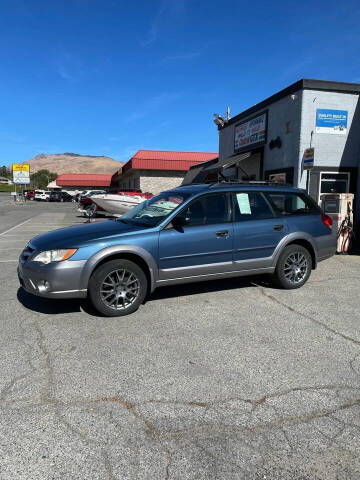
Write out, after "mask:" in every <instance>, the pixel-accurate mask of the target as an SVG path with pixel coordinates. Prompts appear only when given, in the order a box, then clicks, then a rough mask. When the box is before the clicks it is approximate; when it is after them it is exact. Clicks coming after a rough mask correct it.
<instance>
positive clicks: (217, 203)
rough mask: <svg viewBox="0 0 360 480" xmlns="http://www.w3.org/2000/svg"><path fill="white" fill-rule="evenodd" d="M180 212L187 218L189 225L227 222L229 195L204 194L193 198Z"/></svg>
mask: <svg viewBox="0 0 360 480" xmlns="http://www.w3.org/2000/svg"><path fill="white" fill-rule="evenodd" d="M182 214H183V215H185V217H187V218H189V223H188V225H189V226H198V225H214V224H217V223H226V222H229V221H230V208H229V197H228V195H227V194H226V193H219V194H213V195H205V196H203V197H200V198H198V199H196V200H194V201H193V202H192V203H191V204H190V205H189V206H188V207H187V208H186V209H185V211H184V212H183V213H182Z"/></svg>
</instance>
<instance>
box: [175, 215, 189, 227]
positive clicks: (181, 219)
mask: <svg viewBox="0 0 360 480" xmlns="http://www.w3.org/2000/svg"><path fill="white" fill-rule="evenodd" d="M171 223H172V224H173V225H174V227H175V228H176V227H184V226H185V225H189V223H190V218H189V217H188V216H186V215H176V217H174V218H173V219H172V222H171Z"/></svg>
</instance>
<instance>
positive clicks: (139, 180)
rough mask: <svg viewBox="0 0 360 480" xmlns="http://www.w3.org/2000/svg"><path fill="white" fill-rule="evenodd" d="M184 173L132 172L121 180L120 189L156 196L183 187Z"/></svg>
mask: <svg viewBox="0 0 360 480" xmlns="http://www.w3.org/2000/svg"><path fill="white" fill-rule="evenodd" d="M185 173H186V172H183V171H171V172H170V171H165V170H130V171H129V172H126V173H125V174H124V175H122V176H121V177H120V179H119V187H120V188H139V189H141V190H142V191H143V192H151V193H153V194H154V195H156V194H157V193H160V192H163V191H164V190H169V189H171V188H175V187H177V186H179V185H181V182H182V181H183V178H184V177H185Z"/></svg>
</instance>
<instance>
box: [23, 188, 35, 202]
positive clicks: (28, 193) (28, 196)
mask: <svg viewBox="0 0 360 480" xmlns="http://www.w3.org/2000/svg"><path fill="white" fill-rule="evenodd" d="M23 193H24V196H25V198H26V199H27V200H35V190H24V192H23Z"/></svg>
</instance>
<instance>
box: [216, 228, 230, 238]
mask: <svg viewBox="0 0 360 480" xmlns="http://www.w3.org/2000/svg"><path fill="white" fill-rule="evenodd" d="M216 236H217V237H218V238H222V237H228V236H229V230H219V231H218V232H216Z"/></svg>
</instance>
